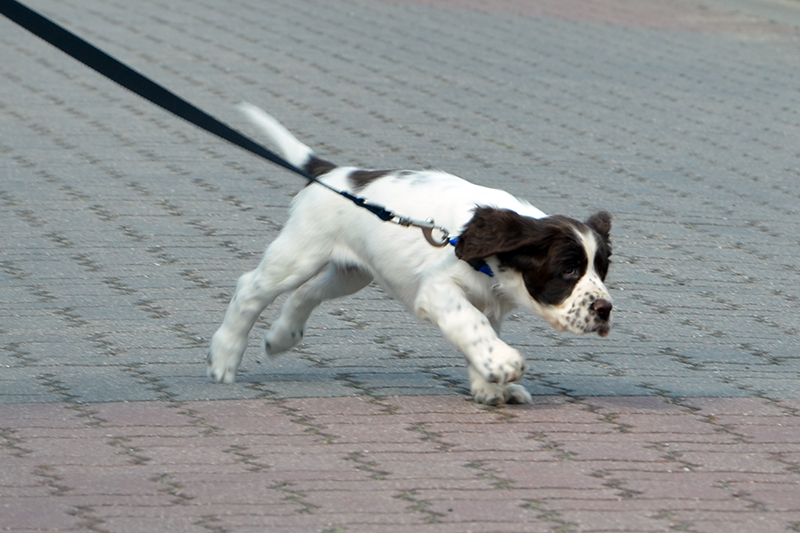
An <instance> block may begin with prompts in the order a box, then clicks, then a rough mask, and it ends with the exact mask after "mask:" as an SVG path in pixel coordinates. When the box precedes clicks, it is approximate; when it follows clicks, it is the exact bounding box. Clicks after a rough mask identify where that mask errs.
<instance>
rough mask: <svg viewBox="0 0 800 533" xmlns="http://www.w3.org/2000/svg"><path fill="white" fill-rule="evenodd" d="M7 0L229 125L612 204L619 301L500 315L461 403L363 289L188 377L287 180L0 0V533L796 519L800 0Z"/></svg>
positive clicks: (436, 343) (586, 203)
mask: <svg viewBox="0 0 800 533" xmlns="http://www.w3.org/2000/svg"><path fill="white" fill-rule="evenodd" d="M30 3H31V5H32V6H33V7H36V8H38V9H41V10H42V11H43V12H45V13H46V14H47V15H49V16H52V17H53V18H55V19H56V20H57V21H59V22H61V23H63V24H66V25H67V26H68V27H70V28H71V29H73V30H74V31H76V32H78V33H79V34H81V35H82V36H85V37H86V38H88V39H89V40H91V41H92V42H94V43H96V44H97V45H99V46H101V47H102V48H104V49H106V50H107V51H109V52H110V53H112V54H114V55H116V56H117V57H119V58H120V59H122V60H123V61H126V62H128V63H129V64H131V65H132V66H134V67H135V68H137V69H139V70H141V71H142V72H143V73H145V74H147V75H149V76H151V77H153V78H154V79H156V80H157V81H159V82H161V83H163V84H165V85H166V86H167V87H169V88H171V89H172V90H174V91H176V92H177V93H179V94H181V95H182V96H184V97H186V98H188V99H189V100H191V101H192V102H195V103H196V104H198V105H200V106H201V107H203V108H204V109H206V110H208V111H210V112H211V113H213V114H215V115H217V116H219V117H220V118H222V119H224V120H226V121H228V122H230V123H232V124H234V125H235V126H237V127H241V128H244V129H247V126H246V125H245V124H243V123H242V121H241V118H240V117H239V116H238V115H237V114H236V112H235V111H234V109H233V106H234V104H236V103H238V102H239V101H241V100H248V101H251V102H254V103H256V104H258V105H260V106H262V107H264V108H265V109H267V110H269V111H270V112H272V113H274V114H275V115H277V116H278V117H280V118H281V119H282V120H283V121H284V122H285V123H286V124H287V125H288V126H289V127H290V128H291V129H292V130H294V131H295V132H297V133H298V134H299V135H300V136H301V137H302V138H304V139H306V140H307V141H308V142H309V144H310V145H312V146H314V147H316V148H317V149H318V150H319V152H320V153H321V154H324V155H325V156H326V157H329V158H331V159H333V160H335V161H338V162H342V163H355V164H359V165H363V166H368V167H379V168H392V167H395V168H409V167H411V168H418V167H436V168H442V169H445V170H448V171H451V172H454V173H456V174H459V175H461V176H464V177H465V178H468V179H471V180H473V181H475V182H478V183H482V184H486V185H490V186H495V187H501V188H504V189H507V190H509V191H511V192H513V193H515V194H517V195H520V196H522V197H525V198H528V199H529V200H531V201H532V202H533V203H534V204H535V205H537V206H538V207H540V208H542V209H544V210H545V211H547V212H551V213H565V214H570V215H573V216H585V215H586V214H588V213H589V212H591V211H592V210H594V209H598V208H604V209H608V210H611V211H613V212H614V213H615V214H616V222H615V229H614V240H615V264H614V266H613V269H612V273H611V283H610V285H611V288H612V291H613V294H614V298H615V314H616V327H615V330H614V331H613V332H612V335H611V336H610V337H609V338H607V339H598V338H584V337H567V336H563V335H559V334H557V333H555V332H553V331H551V330H550V329H548V327H547V326H546V325H545V324H543V323H542V322H541V321H539V320H536V319H533V318H532V317H529V316H527V315H525V314H519V315H514V316H512V317H511V318H510V320H509V321H508V322H507V325H506V326H505V330H504V336H505V337H506V338H507V339H508V340H509V342H511V343H512V344H514V345H515V346H518V347H520V348H521V349H522V350H523V351H524V353H525V354H526V356H527V358H528V361H529V363H530V366H531V371H530V373H529V375H528V376H527V379H526V381H525V384H526V385H527V387H528V388H529V389H530V391H531V392H532V393H533V394H535V395H537V397H536V404H535V405H534V406H531V407H515V408H511V407H509V408H502V409H494V408H487V407H485V406H478V405H475V404H473V403H471V402H468V401H465V399H466V396H465V392H466V389H465V381H466V379H465V378H466V376H465V371H464V369H463V364H462V361H461V356H460V355H458V354H457V353H456V352H455V350H453V349H452V348H450V347H449V346H448V345H447V344H446V343H444V342H443V341H442V340H441V338H440V337H439V335H438V334H437V333H436V331H435V330H434V329H433V328H432V327H431V326H427V325H420V324H419V323H418V322H417V321H416V320H414V319H413V318H412V317H410V316H409V315H408V314H407V313H406V312H405V311H404V310H403V309H401V307H400V306H399V305H398V304H397V303H396V302H393V301H391V300H388V299H387V298H386V297H385V296H384V295H383V294H382V293H381V292H380V290H379V289H378V288H371V289H369V290H367V291H364V292H362V293H361V294H359V295H357V296H355V297H352V298H349V299H346V300H342V301H339V302H335V303H333V304H330V305H326V306H324V307H323V308H321V309H320V310H319V312H318V313H317V314H316V315H315V316H314V317H313V318H312V321H311V323H310V327H309V329H308V330H307V338H306V342H305V343H304V344H303V345H302V346H301V347H300V348H299V349H298V350H296V351H295V352H294V353H291V354H287V355H285V356H283V357H281V358H278V359H276V360H269V359H267V358H265V357H264V356H262V355H261V354H260V353H259V351H258V339H257V336H256V335H255V334H254V335H253V338H252V345H251V347H250V349H249V351H248V353H247V355H246V358H245V362H244V368H243V370H244V371H243V374H242V376H241V380H240V383H237V384H236V385H234V386H221V385H215V384H212V383H210V382H208V381H207V380H206V379H205V367H204V364H205V363H204V355H205V349H206V345H207V341H208V339H209V337H210V335H211V334H212V333H213V331H214V330H215V329H216V327H217V326H218V324H219V322H220V320H221V318H222V314H223V312H224V308H225V305H226V303H227V300H228V299H229V297H230V295H231V291H232V288H233V285H234V282H235V280H236V278H237V277H238V276H239V275H240V274H241V273H243V272H245V271H247V270H250V269H252V268H253V266H254V265H255V264H256V262H257V261H258V258H259V256H260V254H261V252H262V250H263V249H264V247H265V245H266V244H267V243H268V242H269V241H270V240H271V239H272V238H273V237H274V236H275V234H276V232H277V230H278V229H279V228H280V226H281V224H282V223H283V222H284V220H285V217H286V206H287V205H288V203H289V201H290V199H291V197H292V195H293V194H294V193H295V192H296V191H297V190H298V189H299V188H300V187H301V185H302V184H301V183H300V182H299V181H298V180H297V179H296V178H295V177H294V176H291V175H289V174H287V173H286V172H283V171H279V170H277V169H276V168H274V167H271V166H269V165H267V164H265V163H263V162H261V161H258V160H255V159H254V158H252V157H250V156H248V155H246V154H244V153H242V152H240V151H238V150H236V149H234V148H232V147H229V146H226V145H225V144H222V143H221V142H219V141H217V140H216V139H214V138H212V137H210V136H208V135H206V134H204V133H202V132H200V131H197V130H196V129H194V128H193V127H191V126H188V125H186V124H183V123H182V122H180V121H179V120H177V119H174V118H172V117H170V116H168V115H166V114H165V113H163V112H162V111H160V110H158V109H156V108H154V107H153V106H151V105H150V104H148V103H146V102H143V101H142V100H140V99H138V98H137V97H135V96H132V95H130V94H128V93H127V92H125V91H123V90H121V89H119V88H118V87H116V86H114V85H113V84H111V83H110V82H107V81H105V80H104V79H102V78H100V77H99V76H97V75H95V74H94V73H92V72H90V71H88V70H87V69H86V68H85V67H83V66H81V65H79V64H77V63H75V62H74V61H72V60H70V59H68V58H66V57H65V56H64V55H63V54H61V53H60V52H57V51H55V50H53V49H52V48H50V47H49V46H48V45H45V44H43V43H42V42H40V41H38V40H37V39H36V38H34V37H32V36H30V35H29V34H27V33H26V32H24V31H22V30H20V29H18V28H16V27H14V26H12V25H11V24H10V23H9V22H7V21H6V20H5V19H3V20H0V50H2V52H1V55H0V80H1V81H0V404H3V405H2V406H0V529H5V530H10V531H32V530H51V531H81V532H83V531H101V532H122V531H142V532H145V531H146V532H152V531H165V530H170V531H176V532H177V531H205V532H208V531H213V532H217V533H221V532H226V531H237V532H239V531H270V532H273V531H325V532H329V533H331V532H355V531H375V530H380V531H385V532H390V531H409V530H413V531H436V532H447V531H459V532H463V531H547V532H567V531H636V532H646V531H675V530H679V531H696V532H701V531H702V532H725V533H731V532H734V533H735V532H742V533H745V532H746V533H752V532H754V531H770V532H771V531H787V530H788V531H798V530H800V506H798V503H797V502H798V501H799V500H798V497H797V495H798V494H800V488H798V487H800V474H798V472H799V470H798V468H800V466H799V465H800V431H798V428H800V422H798V418H799V417H798V413H800V404H799V403H798V399H799V398H800V384H799V381H800V380H799V379H798V378H800V353H798V348H797V340H798V329H799V328H800V318H798V298H799V297H800V289H798V285H799V284H798V281H800V280H799V278H800V276H798V272H799V270H798V258H800V248H799V245H800V239H798V237H797V236H798V234H800V227H799V226H800V217H798V202H799V201H800V186H799V185H798V178H800V90H799V89H800V53H798V51H799V50H800V30H798V28H800V6H798V4H797V2H794V1H781V0H774V1H772V0H765V1H763V2H761V1H758V0H708V1H707V2H706V3H702V4H701V3H697V2H695V1H692V0H672V1H667V0H653V1H645V0H633V1H620V0H597V1H591V2H587V1H583V0H542V1H537V2H528V1H525V0H508V1H506V2H484V1H479V0H429V1H425V0H419V1H411V0H409V1H397V2H383V1H378V0H360V1H359V0H318V1H306V0H302V1H298V0H285V1H275V2H256V1H253V0H232V1H228V2H216V1H213V0H200V1H191V2H189V1H186V0H169V1H166V0H160V1H149V0H143V1H140V2H124V3H123V2H119V1H116V0H112V1H100V0H53V1H45V0H31V2H30ZM247 131H251V130H249V129H247ZM272 316H274V314H273V313H272V312H267V313H265V316H264V317H263V321H262V324H260V325H259V328H257V329H261V330H263V329H264V326H266V325H267V324H268V323H269V321H270V320H271V317H272ZM206 399H212V400H229V401H212V402H207V401H203V400H206Z"/></svg>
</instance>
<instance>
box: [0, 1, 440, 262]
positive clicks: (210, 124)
mask: <svg viewBox="0 0 800 533" xmlns="http://www.w3.org/2000/svg"><path fill="white" fill-rule="evenodd" d="M0 13H2V14H3V15H5V16H6V17H7V18H9V19H10V20H11V21H12V22H15V23H16V24H18V25H19V26H22V27H23V28H25V29H26V30H28V31H29V32H31V33H33V34H34V35H36V36H37V37H39V38H41V39H43V40H45V41H47V42H48V43H50V44H52V45H53V46H55V47H56V48H58V49H59V50H61V51H62V52H64V53H66V54H67V55H69V56H72V57H73V58H74V59H77V60H78V61H80V62H81V63H83V64H84V65H86V66H87V67H89V68H91V69H92V70H95V71H96V72H98V73H99V74H102V75H103V76H105V77H106V78H108V79H110V80H111V81H114V82H116V83H118V84H119V85H121V86H122V87H124V88H126V89H128V90H129V91H131V92H133V93H135V94H138V95H139V96H141V97H142V98H144V99H146V100H149V101H150V102H152V103H154V104H155V105H157V106H158V107H160V108H162V109H164V110H166V111H169V112H170V113H172V114H174V115H176V116H178V117H180V118H182V119H184V120H186V121H187V122H190V123H191V124H194V125H195V126H197V127H199V128H202V129H204V130H205V131H207V132H209V133H212V134H214V135H216V136H217V137H219V138H221V139H224V140H226V141H228V142H230V143H232V144H235V145H236V146H238V147H240V148H242V149H244V150H247V151H248V152H250V153H251V154H254V155H257V156H259V157H262V158H264V159H266V160H267V161H271V162H272V163H275V164H276V165H280V166H282V167H283V168H285V169H287V170H289V171H291V172H294V173H295V174H299V175H300V176H302V177H304V178H305V179H307V180H308V181H310V182H313V183H316V184H318V185H322V186H323V187H325V188H327V189H330V190H331V191H333V192H335V193H337V194H339V195H341V196H343V197H345V198H347V199H348V200H350V201H351V202H353V203H354V204H356V205H357V206H358V207H363V208H364V209H366V210H368V211H370V212H371V213H373V214H374V215H376V216H377V217H378V218H380V219H381V220H383V221H384V222H392V223H395V224H399V225H400V226H405V227H409V226H414V227H418V228H420V229H421V230H422V233H423V235H424V236H425V239H426V240H427V241H428V242H429V243H430V244H431V245H432V246H437V247H442V246H446V245H447V244H448V242H449V233H448V232H447V230H446V229H444V228H442V227H439V226H435V225H434V223H433V220H426V221H420V220H414V219H411V218H408V217H402V216H400V215H396V214H395V213H393V212H391V211H389V210H388V209H386V208H385V207H383V206H380V205H377V204H373V203H370V202H368V201H367V200H366V199H365V198H361V197H358V196H354V195H352V194H350V193H349V192H347V191H340V190H338V189H336V188H334V187H331V186H330V185H328V184H326V183H324V182H322V181H320V180H318V179H317V178H315V177H314V176H312V175H310V174H309V173H307V172H305V171H304V170H302V169H300V168H297V167H296V166H294V165H292V164H291V163H289V162H288V161H286V160H285V159H283V158H282V157H280V156H279V155H277V154H275V153H274V152H272V151H270V150H268V149H267V148H265V147H264V146H262V145H260V144H258V143H256V142H255V141H253V140H252V139H250V138H248V137H246V136H244V135H243V134H241V133H239V132H238V131H236V130H234V129H233V128H231V127H230V126H228V125H227V124H225V123H223V122H221V121H219V120H217V119H216V118H214V117H212V116H211V115H209V114H208V113H206V112H204V111H202V110H201V109H199V108H197V107H195V106H193V105H192V104H190V103H189V102H187V101H186V100H184V99H183V98H181V97H179V96H178V95H176V94H175V93H173V92H171V91H169V90H167V89H165V88H164V87H162V86H161V85H159V84H157V83H156V82H154V81H152V80H151V79H149V78H147V77H146V76H143V75H142V74H140V73H138V72H136V71H135V70H133V69H132V68H130V67H128V66H127V65H125V64H124V63H122V62H121V61H119V60H117V59H114V58H113V57H111V56H110V55H108V54H107V53H105V52H103V51H102V50H100V49H99V48H97V47H95V46H93V45H91V44H89V43H88V42H86V41H85V40H83V39H81V38H80V37H78V36H77V35H75V34H74V33H72V32H70V31H68V30H67V29H65V28H64V27H62V26H59V25H58V24H56V23H55V22H53V21H51V20H50V19H48V18H47V17H45V16H43V15H41V14H39V13H37V12H36V11H33V10H32V9H30V8H28V7H26V6H25V5H23V4H21V3H19V2H17V1H16V0H0ZM434 230H435V231H437V235H440V238H434V236H433V231H434Z"/></svg>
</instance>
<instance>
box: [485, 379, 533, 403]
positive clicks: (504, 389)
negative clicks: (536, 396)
mask: <svg viewBox="0 0 800 533" xmlns="http://www.w3.org/2000/svg"><path fill="white" fill-rule="evenodd" d="M472 397H473V398H474V399H475V401H476V402H478V403H483V404H486V405H502V404H505V403H518V404H525V403H532V402H533V398H531V395H530V393H529V392H528V391H527V390H525V387H523V386H522V385H518V384H516V383H510V384H508V385H495V384H494V383H483V384H475V383H473V385H472Z"/></svg>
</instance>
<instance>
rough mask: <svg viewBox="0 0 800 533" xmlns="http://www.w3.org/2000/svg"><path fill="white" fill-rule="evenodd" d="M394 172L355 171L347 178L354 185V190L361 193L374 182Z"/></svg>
mask: <svg viewBox="0 0 800 533" xmlns="http://www.w3.org/2000/svg"><path fill="white" fill-rule="evenodd" d="M392 172H393V171H392V170H354V171H353V172H351V173H350V175H349V176H347V179H348V180H349V181H350V183H352V184H353V189H354V190H356V191H360V190H361V189H363V188H364V187H366V186H367V185H369V184H370V183H372V182H373V181H375V180H378V179H380V178H382V177H384V176H387V175H389V174H391V173H392Z"/></svg>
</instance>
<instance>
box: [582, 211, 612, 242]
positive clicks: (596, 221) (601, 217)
mask: <svg viewBox="0 0 800 533" xmlns="http://www.w3.org/2000/svg"><path fill="white" fill-rule="evenodd" d="M611 218H612V216H611V213H609V212H608V211H598V212H597V213H595V214H594V215H592V216H590V217H589V220H587V221H586V225H587V226H589V227H590V228H592V229H593V230H595V231H596V232H597V234H598V235H600V236H601V237H602V238H603V240H605V241H608V239H609V235H610V234H611Z"/></svg>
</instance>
